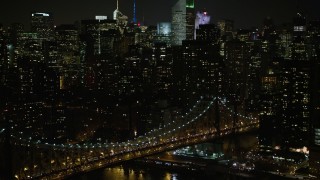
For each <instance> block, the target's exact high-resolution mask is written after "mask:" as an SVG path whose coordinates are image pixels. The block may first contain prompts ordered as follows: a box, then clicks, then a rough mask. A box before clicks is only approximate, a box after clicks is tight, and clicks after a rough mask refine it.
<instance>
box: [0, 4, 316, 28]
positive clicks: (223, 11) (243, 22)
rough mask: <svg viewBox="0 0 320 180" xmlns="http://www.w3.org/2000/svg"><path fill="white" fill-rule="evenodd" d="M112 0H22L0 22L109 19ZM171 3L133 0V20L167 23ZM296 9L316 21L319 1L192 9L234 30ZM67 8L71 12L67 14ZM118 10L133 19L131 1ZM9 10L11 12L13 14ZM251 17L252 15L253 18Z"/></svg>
mask: <svg viewBox="0 0 320 180" xmlns="http://www.w3.org/2000/svg"><path fill="white" fill-rule="evenodd" d="M116 3H117V2H116V0H113V1H108V2H104V1H102V0H94V1H90V3H88V2H76V1H74V0H70V1H68V2H64V1H61V0H57V1H48V0H42V1H35V0H26V1H23V2H18V1H17V0H13V1H10V2H6V7H7V8H6V9H5V10H4V11H1V12H0V23H3V24H4V25H10V24H11V23H15V22H18V23H23V24H25V26H26V27H29V20H30V14H31V12H52V13H54V19H55V25H60V24H72V23H74V22H75V21H80V20H83V19H93V18H94V16H95V15H107V16H108V18H109V19H111V18H112V13H113V11H114V10H115V9H116V6H117V5H116ZM173 4H174V1H169V0H164V1H144V0H140V1H137V7H136V11H137V19H138V21H139V22H145V24H146V25H156V24H157V23H158V22H169V21H171V7H172V5H173ZM297 4H299V9H301V11H302V12H303V13H304V14H305V15H306V16H307V18H310V19H318V18H319V17H320V12H319V11H318V10H317V7H319V5H320V2H318V1H313V0H307V1H300V2H299V3H297V2H296V1H291V0H284V1H280V2H278V1H275V0H271V1H265V2H260V3H256V2H255V1H254V0H248V1H246V2H245V3H244V2H242V1H236V0H227V1H222V0H218V1H209V0H204V1H196V2H195V9H196V10H204V9H205V10H207V11H208V13H209V14H210V15H211V16H212V23H216V21H217V20H219V19H232V20H234V21H235V27H236V28H251V27H253V26H254V27H260V26H261V24H262V22H263V19H264V18H265V17H268V16H269V17H271V18H273V19H275V23H276V24H281V23H287V22H292V18H293V17H294V15H295V13H296V12H297V11H298V8H297ZM70 9H72V10H73V11H72V12H71V13H70ZM119 9H120V11H121V12H123V13H124V14H125V15H127V16H128V17H129V20H130V21H132V19H133V1H131V0H120V1H119ZM13 11H14V12H15V13H13ZM253 14H254V15H253Z"/></svg>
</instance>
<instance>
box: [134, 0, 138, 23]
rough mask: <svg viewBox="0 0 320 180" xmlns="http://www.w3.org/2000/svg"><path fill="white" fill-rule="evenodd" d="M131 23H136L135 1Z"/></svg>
mask: <svg viewBox="0 0 320 180" xmlns="http://www.w3.org/2000/svg"><path fill="white" fill-rule="evenodd" d="M133 23H137V17H136V0H133Z"/></svg>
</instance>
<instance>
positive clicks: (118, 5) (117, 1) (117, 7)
mask: <svg viewBox="0 0 320 180" xmlns="http://www.w3.org/2000/svg"><path fill="white" fill-rule="evenodd" d="M117 9H119V0H117Z"/></svg>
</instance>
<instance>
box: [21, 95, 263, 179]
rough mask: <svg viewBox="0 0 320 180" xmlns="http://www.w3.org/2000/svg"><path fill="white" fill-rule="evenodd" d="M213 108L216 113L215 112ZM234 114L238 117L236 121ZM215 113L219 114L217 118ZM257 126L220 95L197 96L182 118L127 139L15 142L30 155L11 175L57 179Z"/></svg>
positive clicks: (241, 131)
mask: <svg viewBox="0 0 320 180" xmlns="http://www.w3.org/2000/svg"><path fill="white" fill-rule="evenodd" d="M214 106H216V107H214ZM217 109H218V110H219V114H218V116H217V114H215V113H217ZM214 110H216V111H214ZM235 116H237V117H238V118H239V119H238V122H236V123H235V122H234V120H235ZM216 117H219V118H218V119H219V120H217V118H216ZM220 119H222V120H220ZM217 122H218V123H217ZM217 124H218V128H217ZM233 126H235V127H233ZM258 126H259V121H258V120H257V118H253V116H252V115H251V116H247V115H246V116H244V115H241V114H238V112H237V111H233V110H232V109H231V108H228V106H227V105H226V101H223V100H221V99H220V98H213V100H211V101H208V100H203V99H201V100H199V101H198V102H197V103H196V104H195V105H194V106H193V107H192V108H191V109H190V112H188V113H186V114H185V115H184V116H182V118H180V119H177V120H175V121H173V122H172V123H169V124H167V125H165V126H163V127H162V128H159V129H156V130H153V131H151V132H149V133H147V134H146V135H145V136H142V137H138V138H136V139H134V140H128V141H127V142H122V143H109V144H101V143H98V144H82V145H80V144H74V145H72V144H65V145H64V144H62V145H56V144H47V143H44V144H43V143H41V142H38V143H33V144H30V142H27V141H20V142H16V145H18V146H19V145H20V146H24V147H26V148H29V147H30V148H31V151H30V152H28V153H26V154H24V156H32V157H31V158H29V159H28V157H27V158H26V160H25V161H26V163H25V164H24V165H23V166H21V167H20V168H18V170H17V171H16V172H15V177H16V178H17V179H31V178H39V179H61V178H65V177H68V176H71V175H74V174H76V173H81V172H87V171H91V170H94V169H98V168H103V167H106V166H109V165H112V164H116V163H120V162H124V161H128V160H131V159H136V158H140V157H145V156H149V155H153V154H157V153H160V152H164V151H169V150H173V149H177V148H180V147H183V146H188V145H192V144H199V143H202V142H206V141H209V140H214V139H217V138H220V137H225V136H228V135H230V134H232V133H235V134H238V133H244V132H248V131H251V130H256V129H257V128H258ZM16 139H18V137H17V138H16ZM35 159H36V160H35ZM22 164H23V163H22Z"/></svg>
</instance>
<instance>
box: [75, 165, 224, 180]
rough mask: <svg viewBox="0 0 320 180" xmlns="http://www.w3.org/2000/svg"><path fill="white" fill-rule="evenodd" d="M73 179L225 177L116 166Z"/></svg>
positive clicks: (192, 172) (168, 179)
mask: <svg viewBox="0 0 320 180" xmlns="http://www.w3.org/2000/svg"><path fill="white" fill-rule="evenodd" d="M71 179H72V180H76V179H80V180H91V179H94V180H197V179H199V180H202V179H204V180H205V179H225V177H223V176H216V175H215V177H213V176H209V175H207V174H206V173H203V172H199V171H191V170H187V169H186V170H183V171H182V170H178V171H175V170H170V169H163V168H159V167H143V166H134V165H130V166H115V167H111V168H105V169H101V170H96V171H93V172H89V173H86V174H82V175H78V176H76V177H73V178H71Z"/></svg>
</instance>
